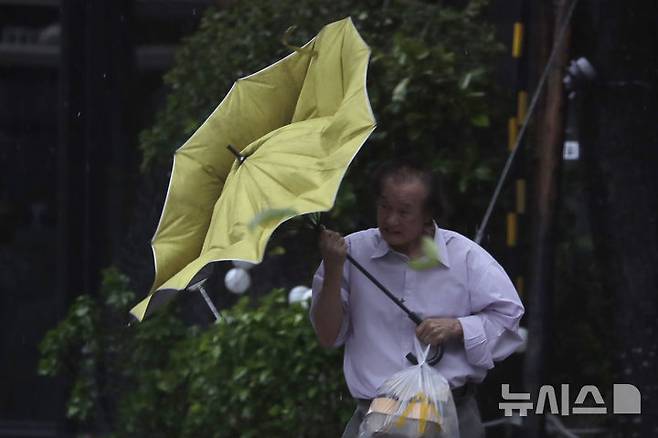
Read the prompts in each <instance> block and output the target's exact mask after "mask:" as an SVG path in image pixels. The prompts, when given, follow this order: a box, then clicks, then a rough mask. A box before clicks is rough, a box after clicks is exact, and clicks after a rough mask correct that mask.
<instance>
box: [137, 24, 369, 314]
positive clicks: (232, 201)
mask: <svg viewBox="0 0 658 438" xmlns="http://www.w3.org/2000/svg"><path fill="white" fill-rule="evenodd" d="M369 56H370V49H369V48H368V46H367V45H366V44H365V42H364V41H363V40H362V39H361V37H360V35H359V33H358V32H357V30H356V28H355V27H354V24H353V23H352V20H351V19H350V18H346V19H344V20H341V21H337V22H335V23H331V24H329V25H327V26H325V27H324V28H323V29H322V30H321V31H320V33H319V34H318V35H317V36H316V37H315V38H313V39H312V40H311V41H309V42H308V43H307V44H306V45H305V46H304V47H303V48H300V49H295V52H294V53H292V54H291V55H289V56H287V57H286V58H284V59H282V60H280V61H278V62H276V63H275V64H273V65H271V66H269V67H267V68H265V69H263V70H261V71H259V72H257V73H254V74H252V75H250V76H247V77H244V78H241V79H238V80H237V81H236V82H235V84H233V87H232V88H231V90H230V91H229V92H228V94H227V95H226V97H225V98H224V100H223V101H222V102H221V103H220V104H219V106H218V107H217V109H215V111H214V112H213V113H212V114H211V115H210V117H208V119H207V120H206V121H205V122H204V123H203V125H201V127H200V128H199V129H198V130H197V131H196V132H195V133H194V134H193V135H192V137H190V139H189V140H188V141H187V142H186V143H185V144H183V146H181V147H180V148H179V149H178V150H177V151H176V153H175V156H174V164H173V171H172V174H171V179H170V181H169V189H168V192H167V197H166V200H165V204H164V208H163V212H162V216H161V218H160V222H159V224H158V227H157V230H156V232H155V235H154V236H153V239H152V248H153V257H154V261H155V280H154V282H153V286H152V287H151V290H150V292H149V294H148V296H147V297H146V298H145V299H144V300H142V301H141V302H140V303H139V304H137V305H136V306H135V307H134V308H133V309H132V310H131V314H132V315H133V316H135V317H136V318H137V319H138V320H140V321H141V320H142V319H143V318H145V317H146V316H148V315H149V314H150V313H151V312H152V311H153V310H154V309H156V308H158V307H159V306H161V305H162V304H164V303H165V302H167V301H168V300H169V299H171V298H172V297H173V296H174V295H175V293H176V292H178V291H181V290H184V289H186V288H188V287H189V286H190V285H191V284H192V283H196V282H197V281H199V280H201V279H200V278H198V277H199V275H203V274H199V272H200V271H201V269H202V268H203V267H204V266H206V265H207V264H209V263H211V262H215V261H221V260H244V261H250V262H253V263H259V262H260V261H262V259H263V254H264V251H265V246H266V244H267V241H268V239H269V238H270V236H271V235H272V233H273V232H274V230H275V229H276V227H278V226H279V225H280V224H281V223H283V222H284V221H286V220H288V219H290V218H291V217H293V216H295V215H296V214H305V213H311V212H317V211H327V210H329V209H330V208H331V207H332V205H333V203H334V200H335V198H336V193H337V192H338V187H339V185H340V182H341V180H342V178H343V176H344V174H345V171H346V170H347V167H348V165H349V164H350V162H351V161H352V159H353V158H354V156H355V155H356V154H357V152H358V150H359V149H360V148H361V146H362V145H363V143H364V142H365V141H366V139H367V138H368V136H369V135H370V134H371V133H372V131H373V130H374V129H375V118H374V116H373V114H372V110H371V108H370V102H369V100H368V94H367V90H366V73H367V67H368V59H369ZM228 145H232V147H233V148H234V151H233V152H231V151H230V150H229V149H227V146H228ZM236 155H237V156H238V159H236ZM267 211H280V212H283V214H281V215H279V216H277V217H276V218H275V219H274V220H269V221H267V220H266V221H260V222H258V223H257V224H256V225H255V226H249V225H250V224H253V220H254V218H256V217H258V216H259V215H263V214H264V212H267Z"/></svg>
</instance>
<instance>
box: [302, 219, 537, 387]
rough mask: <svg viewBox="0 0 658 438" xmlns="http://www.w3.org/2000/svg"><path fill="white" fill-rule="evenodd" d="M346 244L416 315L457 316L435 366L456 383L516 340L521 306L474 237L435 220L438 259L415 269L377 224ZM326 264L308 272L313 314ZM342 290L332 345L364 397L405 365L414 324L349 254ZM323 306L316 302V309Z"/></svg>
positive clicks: (478, 374) (471, 377) (489, 364)
mask: <svg viewBox="0 0 658 438" xmlns="http://www.w3.org/2000/svg"><path fill="white" fill-rule="evenodd" d="M345 240H346V242H347V245H348V251H349V253H350V254H351V255H352V257H354V258H355V259H356V260H357V261H358V262H359V263H361V265H363V267H365V268H366V269H367V270H368V271H370V273H371V274H372V275H374V277H375V278H377V279H378V280H379V281H380V282H381V283H382V284H384V286H386V287H387V288H388V289H389V290H390V291H391V292H393V294H394V295H396V296H397V297H398V298H400V299H402V300H403V302H404V304H405V305H406V306H407V307H408V308H409V309H411V310H412V311H413V312H416V313H417V314H418V315H419V316H420V317H421V319H425V318H430V317H440V318H457V319H458V320H459V322H460V323H461V325H462V328H463V331H464V341H463V344H462V343H456V342H453V343H449V344H447V345H445V354H444V356H443V358H442V359H441V361H440V362H439V363H438V364H437V365H436V368H437V369H438V370H439V372H441V374H443V376H444V377H445V378H446V379H447V380H448V382H449V383H450V386H451V387H453V388H455V387H459V386H462V385H464V384H465V383H467V382H475V383H478V382H481V381H482V380H483V379H484V377H485V375H486V373H487V370H488V369H490V368H493V366H494V361H499V360H502V359H504V358H506V357H507V356H509V355H510V354H511V353H512V352H514V350H515V349H516V347H517V346H518V345H519V344H520V343H521V338H520V336H519V335H518V333H517V332H518V327H519V320H520V319H521V316H523V312H524V308H523V305H522V304H521V300H520V299H519V296H518V294H517V292H516V290H515V289H514V285H513V284H512V282H511V281H510V279H509V277H508V276H507V274H506V273H505V271H504V270H503V268H502V267H501V266H500V265H499V264H498V263H497V262H496V260H494V258H493V257H492V256H491V255H489V254H488V253H487V252H486V251H485V250H484V249H482V248H481V247H480V246H479V245H477V244H476V243H475V242H473V241H471V240H470V239H468V238H466V237H464V236H462V235H461V234H459V233H456V232H454V231H449V230H444V229H440V228H438V227H436V226H435V233H434V241H435V243H436V245H437V247H438V251H439V258H440V261H441V263H440V264H439V265H438V266H436V267H434V268H431V269H427V270H423V271H416V270H413V269H411V268H410V267H409V266H408V262H409V258H408V257H407V256H405V255H404V254H401V253H399V252H396V251H394V250H393V249H391V248H390V247H389V246H388V244H387V243H386V241H385V240H384V239H383V238H382V237H381V234H380V233H379V229H377V228H371V229H368V230H364V231H359V232H357V233H354V234H351V235H349V236H346V238H345ZM323 274H324V267H323V265H322V264H320V267H319V268H318V270H317V272H316V273H315V276H314V277H313V300H312V304H311V322H312V323H313V324H314V325H315V322H314V321H313V316H312V315H313V312H315V311H316V310H315V307H316V305H317V298H318V296H319V294H320V293H321V291H322V281H323ZM341 297H342V303H343V309H344V310H345V314H344V317H343V323H342V326H341V329H340V332H339V335H338V338H337V339H336V343H335V346H336V347H338V346H340V345H342V344H344V345H345V351H344V359H343V372H344V374H345V380H346V382H347V386H348V387H349V389H350V392H351V394H352V396H353V397H355V398H364V399H370V398H373V397H375V396H376V395H377V388H378V387H379V386H380V385H381V384H382V383H383V382H384V380H386V379H387V378H389V377H390V376H392V375H393V374H394V373H396V372H398V371H400V370H401V369H403V368H405V367H408V366H410V364H409V362H408V361H407V359H406V358H405V356H406V354H407V353H408V352H412V351H414V345H413V339H414V337H415V336H416V334H415V328H416V326H415V324H414V323H413V321H411V320H410V319H409V318H408V317H407V316H406V314H405V313H404V312H403V311H402V310H401V309H400V308H398V307H397V306H396V305H395V304H394V303H393V302H392V301H391V300H390V299H389V298H388V297H386V296H385V295H384V293H383V292H382V291H380V290H379V289H378V288H377V287H376V286H374V285H373V284H372V283H371V282H370V280H368V279H367V278H366V277H365V276H364V275H363V274H362V273H360V272H359V271H358V270H357V269H356V268H355V267H354V266H352V265H351V263H349V262H347V261H346V262H345V265H344V268H343V281H342V289H341ZM317 311H320V312H321V311H322V309H317Z"/></svg>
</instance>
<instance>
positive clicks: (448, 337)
mask: <svg viewBox="0 0 658 438" xmlns="http://www.w3.org/2000/svg"><path fill="white" fill-rule="evenodd" d="M416 336H417V337H418V339H419V340H420V341H421V342H423V343H425V344H431V345H434V346H437V345H443V344H445V343H446V342H450V341H460V342H461V340H462V339H463V337H464V332H463V330H462V325H461V324H460V322H459V320H457V319H454V318H428V319H426V320H424V321H423V322H421V323H420V325H419V326H418V327H416Z"/></svg>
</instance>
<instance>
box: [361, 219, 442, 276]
mask: <svg viewBox="0 0 658 438" xmlns="http://www.w3.org/2000/svg"><path fill="white" fill-rule="evenodd" d="M375 239H376V242H375V249H374V250H373V252H372V255H371V256H370V258H373V259H376V258H380V257H384V256H385V255H386V254H388V253H389V252H393V249H392V248H391V247H390V246H388V243H386V240H384V238H383V237H382V235H381V233H380V232H379V229H377V235H376V236H375ZM446 239H447V236H446V235H445V232H444V230H442V229H441V228H439V227H438V225H436V222H434V243H435V244H436V247H437V249H438V250H439V262H440V263H441V264H442V265H443V266H445V267H446V268H450V259H449V258H448V246H447V245H446V243H447V240H446Z"/></svg>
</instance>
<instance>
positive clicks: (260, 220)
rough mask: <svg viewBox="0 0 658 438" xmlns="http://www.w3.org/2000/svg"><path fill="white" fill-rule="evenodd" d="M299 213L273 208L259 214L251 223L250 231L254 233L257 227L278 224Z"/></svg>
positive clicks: (287, 209) (288, 209)
mask: <svg viewBox="0 0 658 438" xmlns="http://www.w3.org/2000/svg"><path fill="white" fill-rule="evenodd" d="M297 214H298V213H297V211H296V210H294V209H292V208H271V209H268V210H263V211H261V212H260V213H258V214H257V215H256V216H255V217H254V218H253V219H252V220H251V222H249V230H250V231H254V230H255V229H256V228H257V227H266V226H269V225H272V224H276V223H278V222H280V221H281V220H283V219H287V218H289V217H293V216H296V215H297Z"/></svg>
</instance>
